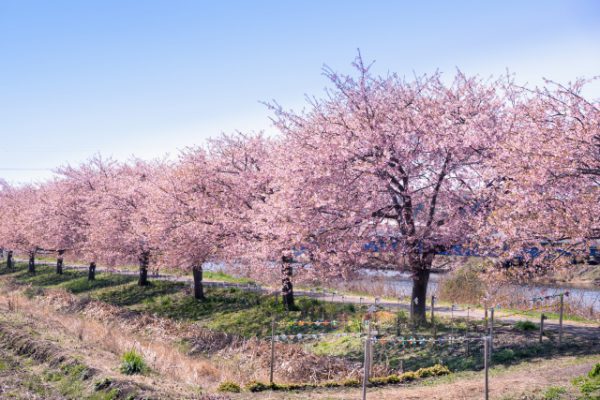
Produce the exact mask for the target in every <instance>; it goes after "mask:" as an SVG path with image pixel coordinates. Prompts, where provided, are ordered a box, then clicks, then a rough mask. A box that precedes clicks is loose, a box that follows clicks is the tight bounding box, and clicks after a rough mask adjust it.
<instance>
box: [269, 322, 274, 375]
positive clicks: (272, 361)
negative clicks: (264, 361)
mask: <svg viewBox="0 0 600 400" xmlns="http://www.w3.org/2000/svg"><path fill="white" fill-rule="evenodd" d="M274 367H275V317H273V321H271V372H270V374H269V383H270V384H271V385H272V384H273V369H274Z"/></svg>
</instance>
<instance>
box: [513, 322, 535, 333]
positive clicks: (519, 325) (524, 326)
mask: <svg viewBox="0 0 600 400" xmlns="http://www.w3.org/2000/svg"><path fill="white" fill-rule="evenodd" d="M514 327H515V329H518V330H520V331H523V332H526V331H535V330H537V329H538V326H537V325H536V324H534V323H533V322H531V321H517V322H515V325H514Z"/></svg>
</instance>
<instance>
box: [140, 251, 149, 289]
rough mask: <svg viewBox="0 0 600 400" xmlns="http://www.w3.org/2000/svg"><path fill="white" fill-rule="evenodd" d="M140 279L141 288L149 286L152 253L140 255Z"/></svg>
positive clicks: (145, 252) (144, 252) (146, 252)
mask: <svg viewBox="0 0 600 400" xmlns="http://www.w3.org/2000/svg"><path fill="white" fill-rule="evenodd" d="M139 260H140V279H139V280H138V285H139V286H148V264H150V252H148V251H143V252H142V254H141V255H140V258H139Z"/></svg>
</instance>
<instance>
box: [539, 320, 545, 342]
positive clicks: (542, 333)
mask: <svg viewBox="0 0 600 400" xmlns="http://www.w3.org/2000/svg"><path fill="white" fill-rule="evenodd" d="M545 319H546V316H545V315H544V314H542V315H541V317H540V343H542V340H543V339H544V337H543V336H544V320H545Z"/></svg>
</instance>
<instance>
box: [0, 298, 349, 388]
mask: <svg viewBox="0 0 600 400" xmlns="http://www.w3.org/2000/svg"><path fill="white" fill-rule="evenodd" d="M4 297H7V298H8V297H10V298H11V299H12V300H11V301H12V302H14V303H15V304H16V303H18V304H19V305H20V310H21V312H22V313H24V314H26V315H28V316H29V317H30V318H33V319H35V320H37V321H40V322H42V323H43V324H45V325H46V326H47V327H48V330H55V329H59V330H62V331H64V332H66V333H68V334H69V335H70V336H72V337H74V338H76V339H77V340H78V341H79V342H80V343H82V344H85V345H86V346H88V347H93V348H97V349H102V350H105V351H108V352H110V353H112V354H113V355H115V356H117V357H118V356H120V355H121V354H122V353H124V352H125V351H127V350H130V349H132V348H135V349H136V350H137V351H138V352H140V353H141V354H142V355H143V356H144V358H145V360H146V361H147V362H148V364H149V366H150V368H151V369H152V370H153V371H155V372H157V373H159V374H161V375H164V376H165V377H168V378H169V379H171V380H174V381H177V382H182V383H185V384H188V385H195V386H201V387H204V388H208V389H215V388H216V386H217V385H218V384H219V383H220V382H222V381H224V380H231V381H235V382H240V383H242V384H244V383H247V382H249V381H252V380H262V381H265V380H268V375H269V368H270V365H269V364H270V343H269V342H267V341H264V340H259V339H250V340H246V339H243V338H240V337H236V336H232V335H228V334H225V333H221V332H214V331H211V330H208V329H205V328H202V327H200V326H198V325H196V324H190V323H180V322H175V321H172V320H169V319H166V318H159V317H156V316H152V315H148V314H143V313H134V312H131V311H128V310H126V309H122V308H119V307H116V306H112V305H109V304H106V303H103V302H98V301H94V300H91V299H90V298H89V297H78V296H75V295H72V294H70V293H67V292H65V291H61V290H46V291H45V293H44V295H43V296H38V297H35V298H33V299H28V298H26V297H25V296H22V295H20V294H19V292H18V291H12V292H10V293H9V294H8V295H5V296H4ZM7 301H8V300H7ZM182 342H185V343H186V344H187V346H188V348H187V349H185V350H184V346H182V345H181V343H182ZM276 354H277V357H276V360H275V361H276V364H275V379H276V380H277V381H278V382H319V381H323V380H330V379H343V378H347V377H350V376H358V374H359V369H360V366H357V365H354V364H353V363H350V362H348V361H346V360H343V359H340V358H336V357H323V356H316V355H314V354H310V353H307V352H306V351H304V350H303V349H302V347H301V346H299V345H294V344H281V343H278V344H277V346H276ZM106 367H107V368H108V367H113V368H114V365H113V366H106Z"/></svg>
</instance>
